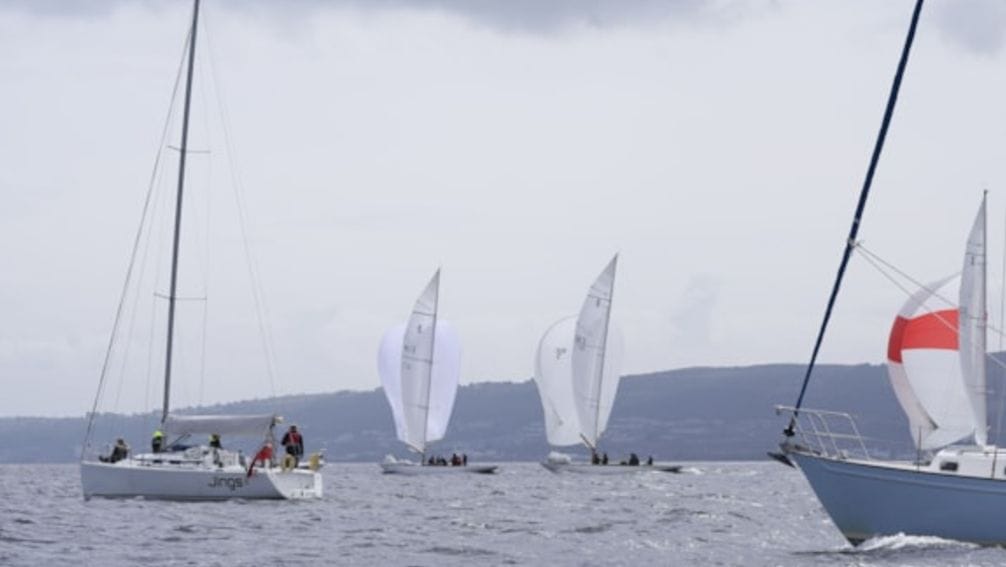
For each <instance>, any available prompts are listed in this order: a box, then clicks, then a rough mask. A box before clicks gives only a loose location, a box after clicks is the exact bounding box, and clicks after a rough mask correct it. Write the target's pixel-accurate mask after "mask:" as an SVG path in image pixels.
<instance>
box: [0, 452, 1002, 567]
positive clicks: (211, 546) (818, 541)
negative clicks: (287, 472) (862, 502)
mask: <svg viewBox="0 0 1006 567" xmlns="http://www.w3.org/2000/svg"><path fill="white" fill-rule="evenodd" d="M324 477H325V491H326V494H325V498H324V499H322V500H319V501H304V502H275V501H269V502H266V501H230V502H216V503H185V502H160V501H145V500H142V499H130V500H102V499H93V500H91V501H89V502H85V501H84V500H83V499H82V498H81V493H80V478H79V472H78V469H77V467H76V466H73V465H3V466H0V565H33V566H34V565H228V566H229V565H253V564H254V565H331V564H340V565H431V566H433V565H437V566H441V565H546V564H548V565H640V564H645V565H941V566H942V565H1004V564H1006V550H1003V549H1000V548H983V547H979V546H975V545H971V544H965V543H959V542H953V541H946V540H941V539H938V538H931V537H911V536H892V537H888V538H879V539H876V540H871V541H868V542H866V543H864V544H863V545H861V546H860V547H858V548H853V547H851V546H850V545H849V544H847V543H846V542H845V540H844V539H843V538H842V536H841V535H840V534H839V533H838V531H837V530H836V529H835V527H834V526H833V525H832V524H831V522H830V521H829V520H828V517H827V515H826V514H825V512H824V510H823V509H822V508H821V506H820V504H819V503H818V502H817V499H816V498H814V495H813V494H812V493H811V491H810V489H809V487H808V486H807V483H806V481H805V480H804V479H803V477H802V475H801V474H800V473H799V472H798V471H796V470H794V469H790V468H787V467H784V466H782V465H779V464H775V463H771V462H755V463H697V464H691V465H689V466H688V467H687V468H686V471H685V472H684V473H683V474H668V473H653V472H649V473H641V474H634V475H625V476H604V477H590V476H581V475H555V474H552V473H550V472H548V471H546V470H545V469H544V468H542V467H541V466H540V465H538V464H535V463H502V468H501V472H500V473H499V474H497V475H447V476H440V477H437V476H425V477H406V476H398V475H383V474H381V473H380V471H379V468H378V466H377V464H339V463H331V464H329V465H328V466H327V468H325V469H324ZM1004 529H1006V526H1004Z"/></svg>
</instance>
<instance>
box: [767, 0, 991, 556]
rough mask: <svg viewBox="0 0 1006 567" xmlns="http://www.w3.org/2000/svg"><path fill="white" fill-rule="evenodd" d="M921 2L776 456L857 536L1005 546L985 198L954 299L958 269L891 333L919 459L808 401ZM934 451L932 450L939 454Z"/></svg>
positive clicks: (896, 381) (891, 359)
mask: <svg viewBox="0 0 1006 567" xmlns="http://www.w3.org/2000/svg"><path fill="white" fill-rule="evenodd" d="M921 9H922V0H917V1H916V4H915V10H914V12H913V15H912V21H911V25H910V26H909V30H908V34H907V37H906V40H905V44H904V48H903V50H902V55H901V60H900V63H899V65H898V70H897V72H896V74H895V79H894V83H893V86H892V88H891V94H890V96H889V97H888V103H887V110H886V112H885V114H884V120H883V123H882V126H881V129H880V133H879V135H878V138H877V143H876V145H875V146H874V150H873V157H872V159H871V161H870V167H869V169H868V170H867V176H866V179H865V181H864V184H863V188H862V190H861V192H860V198H859V203H858V205H857V207H856V212H855V214H854V216H853V222H852V227H851V228H850V232H849V236H848V238H847V239H846V241H845V252H844V254H843V256H842V262H841V264H840V265H839V270H838V274H837V276H836V279H835V282H834V284H833V286H832V292H831V297H830V300H829V302H828V306H827V308H826V310H825V315H824V319H823V321H822V323H821V327H820V329H819V331H818V335H817V341H816V343H815V347H814V350H813V353H812V355H811V359H810V364H809V365H808V367H807V371H806V374H805V376H804V381H803V385H802V387H801V390H800V395H799V396H798V397H797V401H796V404H795V405H794V406H792V407H782V406H780V407H777V411H778V412H780V413H787V414H789V416H790V417H789V425H788V426H787V427H786V428H785V429H784V431H783V433H784V435H785V437H784V440H783V442H782V443H781V444H780V448H781V449H782V451H781V452H780V453H774V454H771V456H772V457H774V458H776V459H777V460H779V461H781V462H782V463H784V464H787V465H791V466H796V467H798V468H799V469H800V471H802V472H803V474H804V476H805V477H806V478H807V481H808V482H809V483H810V486H811V488H812V489H813V490H814V492H815V493H816V495H817V497H818V499H819V500H820V501H821V504H822V505H823V506H824V508H825V510H827V512H828V515H829V516H831V519H832V521H833V522H834V523H835V525H836V526H837V527H838V529H839V530H840V531H841V532H842V534H843V535H844V536H845V538H846V539H847V540H848V541H849V542H850V543H852V544H853V545H858V544H860V543H862V542H863V541H865V540H867V539H869V538H873V537H877V536H887V535H895V534H907V535H921V536H937V537H941V538H949V539H955V540H960V541H967V542H974V543H979V544H987V545H1006V524H1004V523H1003V520H1004V519H1006V468H1004V467H1006V451H1003V450H1002V449H1001V448H998V447H996V446H995V445H992V444H990V443H989V441H988V434H987V428H988V424H987V416H986V404H987V401H986V395H987V391H986V390H987V386H986V372H985V370H986V368H985V367H986V332H987V324H986V323H987V311H986V287H987V285H986V278H987V275H986V265H987V261H986V260H987V258H986V256H987V252H986V241H987V239H986V224H987V223H986V217H987V214H986V198H987V197H986V196H983V197H982V202H981V206H980V207H979V210H978V213H977V216H976V218H975V220H974V222H973V224H972V227H971V230H970V232H969V234H968V238H967V244H966V246H965V251H964V262H963V268H962V270H961V274H960V283H959V289H958V293H957V297H956V305H955V304H954V303H955V301H954V300H953V299H948V297H947V296H948V295H950V296H951V297H952V292H951V293H948V290H952V288H953V285H954V281H955V280H953V279H952V278H950V279H944V280H940V281H937V282H935V283H933V284H931V285H928V286H919V287H921V289H919V290H918V291H915V292H913V293H911V294H910V296H909V298H908V300H907V302H906V303H905V304H904V305H903V306H902V308H901V310H900V311H899V313H898V315H897V317H896V318H895V322H894V324H893V326H892V328H891V332H890V336H889V339H888V355H887V358H888V361H887V362H888V375H889V378H890V380H891V385H892V387H893V389H894V392H895V395H896V397H897V400H898V402H899V404H900V405H901V407H902V409H903V410H904V412H905V414H906V416H907V418H908V422H909V426H910V427H911V434H912V439H913V441H914V443H915V447H916V450H917V455H916V458H915V459H914V460H906V461H894V460H887V459H878V458H875V457H874V456H873V455H871V454H870V452H869V449H868V447H867V443H866V442H865V440H864V439H863V437H862V436H861V435H860V433H859V428H858V426H857V425H856V422H855V420H854V419H853V417H852V416H851V415H849V414H847V413H844V412H838V411H824V410H816V409H808V408H804V407H802V403H803V399H804V394H805V393H806V391H807V385H808V383H809V381H810V378H811V377H812V375H813V369H814V362H815V360H816V358H817V353H818V351H819V349H820V345H821V341H822V339H823V337H824V334H825V331H826V329H827V325H828V321H829V318H830V315H831V312H832V308H833V307H834V304H835V298H836V297H837V294H838V291H839V289H840V287H841V283H842V278H843V275H844V273H845V269H846V266H847V263H848V261H849V257H850V255H851V253H852V252H853V251H855V250H859V251H860V252H862V253H863V254H865V255H866V257H867V258H868V259H870V260H871V263H873V264H874V265H877V266H881V265H887V263H885V262H876V258H875V256H874V255H872V253H870V252H868V251H866V250H865V249H864V248H863V246H862V244H861V243H860V242H858V241H857V232H858V230H859V227H860V226H861V222H860V221H861V218H862V213H863V210H864V207H865V204H866V201H867V197H868V194H869V190H870V186H871V183H872V178H873V173H874V171H875V168H876V164H877V162H878V160H879V157H880V154H881V151H882V149H883V142H884V139H885V136H886V133H887V130H888V127H889V125H890V120H891V116H892V114H893V111H894V107H895V104H896V101H897V94H898V90H899V86H900V84H901V78H902V76H903V73H904V70H905V67H906V64H907V61H908V56H909V52H910V49H911V45H912V40H913V38H914V36H915V29H916V27H917V24H918V20H919V15H920V12H921ZM934 452H935V454H934Z"/></svg>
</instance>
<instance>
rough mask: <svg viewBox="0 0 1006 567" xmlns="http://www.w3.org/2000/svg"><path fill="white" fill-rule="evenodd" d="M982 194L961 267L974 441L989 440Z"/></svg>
mask: <svg viewBox="0 0 1006 567" xmlns="http://www.w3.org/2000/svg"><path fill="white" fill-rule="evenodd" d="M985 260H986V258H985V198H984V197H983V198H982V205H981V207H980V208H979V209H978V215H977V216H976V217H975V222H974V224H973V225H972V227H971V233H970V234H969V235H968V243H967V246H966V248H965V250H964V268H963V270H962V271H961V291H960V307H961V320H960V343H961V348H960V354H961V373H962V374H963V377H964V385H965V388H966V391H967V397H968V400H969V402H970V404H971V410H972V413H973V416H974V423H975V443H977V444H978V445H983V446H984V445H986V444H988V438H987V435H986V424H987V418H986V410H985V405H986V402H985V397H986V384H985V340H986V337H985V327H986V324H985V323H986V319H985V318H986V310H985Z"/></svg>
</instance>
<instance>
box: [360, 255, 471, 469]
mask: <svg viewBox="0 0 1006 567" xmlns="http://www.w3.org/2000/svg"><path fill="white" fill-rule="evenodd" d="M439 287H440V271H439V270H438V271H437V273H436V274H435V275H434V276H433V279H431V280H430V283H429V284H428V285H427V286H426V289H425V290H424V291H423V293H422V295H420V296H419V299H418V300H417V301H416V305H415V307H414V308H413V310H412V315H411V316H410V317H409V321H408V323H407V324H403V325H398V326H396V327H394V328H392V329H390V330H389V331H388V332H387V333H386V334H385V335H384V340H383V341H382V342H381V348H380V351H379V354H378V371H379V373H380V375H381V383H382V385H383V387H384V393H385V396H387V398H388V403H389V404H390V405H391V412H392V415H393V416H394V419H395V431H396V433H397V435H398V439H399V440H401V441H402V442H403V443H405V444H406V445H408V446H409V447H411V448H413V449H414V450H416V451H418V452H423V451H425V450H426V444H427V443H429V442H430V441H436V440H438V439H441V438H442V437H443V436H444V433H445V432H446V431H447V423H448V422H449V421H450V418H451V412H452V411H453V409H454V398H455V395H456V394H457V388H458V381H459V378H460V375H461V343H460V341H459V340H458V336H457V333H455V332H454V329H453V328H452V327H451V325H450V324H449V323H447V322H445V321H441V320H438V319H437V303H438V296H439Z"/></svg>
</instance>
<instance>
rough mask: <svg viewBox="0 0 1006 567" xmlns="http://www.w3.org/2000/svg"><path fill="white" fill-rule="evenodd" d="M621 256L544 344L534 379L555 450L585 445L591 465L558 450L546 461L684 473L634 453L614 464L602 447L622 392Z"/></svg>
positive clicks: (572, 467)
mask: <svg viewBox="0 0 1006 567" xmlns="http://www.w3.org/2000/svg"><path fill="white" fill-rule="evenodd" d="M617 266H618V255H615V257H613V258H612V259H611V261H610V262H609V263H608V265H607V266H606V267H605V268H604V270H603V271H602V272H601V274H600V275H599V276H598V277H597V279H596V280H595V281H594V283H593V285H591V287H590V290H589V291H588V293H587V297H586V299H584V301H583V305H582V306H581V308H580V313H579V315H578V316H577V317H576V318H575V319H574V318H573V317H567V318H564V319H561V320H559V321H558V322H556V323H555V324H553V325H552V326H551V327H549V329H548V330H547V331H545V334H544V335H543V336H542V338H541V341H539V343H538V350H537V353H536V355H535V376H534V381H535V384H536V385H537V386H538V395H539V397H540V398H541V405H542V410H543V412H544V414H545V433H546V436H547V437H548V442H549V444H550V445H552V446H556V447H565V446H572V445H579V444H581V443H582V444H584V445H586V446H587V448H588V449H590V453H591V460H590V461H589V462H587V463H584V462H577V461H574V460H573V458H572V457H570V456H569V455H565V454H562V453H557V452H552V453H550V454H549V456H548V458H547V459H546V460H545V461H544V462H542V466H543V467H545V468H546V469H548V470H549V471H551V472H554V473H559V472H575V473H581V474H605V475H608V474H627V473H638V472H644V471H662V472H679V471H680V470H681V467H680V466H677V465H671V464H667V463H663V464H658V463H654V462H653V457H647V458H646V459H640V457H639V456H638V455H636V454H635V453H631V454H630V455H629V456H628V457H627V458H626V459H624V460H621V461H614V460H610V459H609V456H608V454H607V453H605V452H602V451H601V450H599V449H598V441H599V440H600V438H601V435H602V434H603V433H604V430H605V428H606V427H607V425H608V418H609V417H610V416H611V408H612V406H613V405H614V401H615V395H616V394H617V392H618V381H619V377H620V375H619V370H620V366H621V357H622V349H623V345H622V338H621V335H620V334H619V333H618V332H615V330H614V329H613V325H612V324H611V305H612V298H613V295H614V288H615V271H616V268H617Z"/></svg>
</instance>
